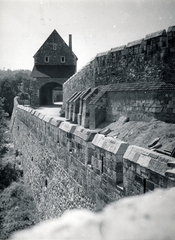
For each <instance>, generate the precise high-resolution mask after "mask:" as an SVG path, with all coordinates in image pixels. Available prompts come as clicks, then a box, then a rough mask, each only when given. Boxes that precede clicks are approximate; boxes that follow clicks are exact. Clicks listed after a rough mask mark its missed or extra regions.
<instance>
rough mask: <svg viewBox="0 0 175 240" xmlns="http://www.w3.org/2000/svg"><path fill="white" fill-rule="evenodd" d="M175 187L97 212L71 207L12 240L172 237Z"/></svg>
mask: <svg viewBox="0 0 175 240" xmlns="http://www.w3.org/2000/svg"><path fill="white" fill-rule="evenodd" d="M174 202H175V188H172V189H167V190H157V191H155V192H154V193H149V194H146V195H142V196H137V197H132V198H127V199H126V198H125V199H123V200H120V201H118V202H115V203H113V204H111V205H109V206H107V207H106V208H104V209H103V211H101V212H99V213H93V212H90V211H87V210H81V211H78V210H73V211H69V212H67V213H65V214H64V215H63V216H62V217H61V218H59V219H52V220H50V221H46V222H43V223H40V224H38V225H36V226H35V227H33V228H31V229H29V230H24V231H21V232H18V233H15V234H14V235H13V236H12V237H11V239H13V240H20V239H21V240H22V239H24V240H31V239H37V240H39V239H43V240H44V239H45V240H46V239H47V240H48V239H49V240H56V239H59V240H66V239H76V240H85V239H87V240H89V239H92V240H116V239H118V240H125V239H127V240H153V239H154V240H155V239H156V240H157V239H159V240H167V239H168V240H174V236H175V228H174V226H175V205H174Z"/></svg>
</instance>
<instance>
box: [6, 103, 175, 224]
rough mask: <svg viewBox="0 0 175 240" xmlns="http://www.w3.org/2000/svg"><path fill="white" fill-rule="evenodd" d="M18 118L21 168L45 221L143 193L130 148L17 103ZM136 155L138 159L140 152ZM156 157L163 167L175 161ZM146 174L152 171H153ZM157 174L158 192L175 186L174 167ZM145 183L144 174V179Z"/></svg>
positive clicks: (15, 128) (15, 129)
mask: <svg viewBox="0 0 175 240" xmlns="http://www.w3.org/2000/svg"><path fill="white" fill-rule="evenodd" d="M12 116H13V118H12V128H11V129H12V133H13V139H14V144H15V149H16V153H17V155H18V162H19V159H20V160H21V165H22V168H23V171H24V179H25V181H26V182H27V183H30V185H31V189H32V191H33V195H34V199H35V202H36V204H37V209H38V218H39V220H42V219H47V218H53V217H56V216H60V215H61V214H62V213H63V212H64V211H65V210H67V209H73V208H88V209H91V210H96V209H99V208H101V207H103V206H105V205H106V204H108V203H110V202H113V201H116V200H119V199H120V198H122V197H123V196H124V195H126V196H127V195H132V194H133V192H134V194H141V193H142V192H143V191H142V190H139V191H135V190H132V187H134V186H135V185H134V184H133V182H132V180H131V179H130V177H133V176H132V174H131V171H133V170H132V165H134V164H136V162H135V161H136V160H135V157H133V158H132V157H131V156H133V155H132V154H131V156H130V154H128V151H130V150H127V149H130V148H128V144H127V143H125V142H122V141H120V140H119V139H114V138H112V137H105V136H104V135H102V134H98V133H97V131H95V130H89V129H85V128H83V127H81V126H77V125H76V124H72V123H70V122H66V121H64V120H63V119H62V118H58V117H57V118H54V117H50V116H47V115H43V114H41V113H39V112H38V111H37V110H34V109H32V108H29V107H24V106H21V105H18V102H17V101H16V99H15V107H14V112H13V115H12ZM133 148H134V147H133ZM134 149H136V150H135V152H136V159H137V156H138V154H140V149H139V148H138V150H137V147H135V148H134ZM137 151H138V153H137ZM142 151H143V152H144V154H145V155H149V154H151V153H152V152H150V151H149V150H146V149H143V150H142ZM124 154H125V155H124ZM152 155H154V158H155V161H154V162H156V159H158V160H159V161H158V163H157V164H160V166H162V163H161V161H163V164H164V165H166V164H168V163H170V162H172V161H173V158H171V157H168V156H164V155H163V157H161V155H160V154H158V153H154V154H152ZM123 156H124V157H123ZM127 156H129V157H130V158H129V159H128V157H127ZM123 162H124V164H123ZM129 162H131V163H129ZM165 163H166V164H165ZM137 164H139V162H137ZM166 166H167V165H166ZM144 168H145V171H148V172H149V171H150V169H149V168H148V169H147V166H144ZM157 168H158V167H157V165H156V164H155V165H153V166H152V168H151V171H152V172H153V174H152V176H154V178H152V180H151V181H152V182H153V184H154V188H159V187H163V188H164V187H172V186H174V185H175V182H174V180H172V178H174V175H175V174H174V173H173V172H170V173H168V174H169V175H166V176H165V172H166V171H167V170H171V169H172V167H168V168H166V169H165V168H164V169H162V172H158V173H157ZM134 174H135V173H133V175H134ZM137 174H138V175H139V173H137ZM170 176H171V177H170ZM142 177H143V176H142V175H141V172H140V175H139V177H138V178H140V179H141V178H142ZM164 179H165V180H164ZM136 180H137V179H136ZM147 180H149V181H150V179H147ZM143 181H144V180H143ZM161 181H166V186H165V185H162V184H157V182H161ZM137 187H138V189H141V188H142V187H141V186H140V185H139V186H137ZM127 189H128V190H127ZM130 189H131V190H130Z"/></svg>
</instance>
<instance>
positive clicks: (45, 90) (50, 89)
mask: <svg viewBox="0 0 175 240" xmlns="http://www.w3.org/2000/svg"><path fill="white" fill-rule="evenodd" d="M54 89H56V91H55V94H54ZM56 93H57V94H56ZM54 102H62V85H61V84H59V83H56V82H50V83H46V84H45V85H43V86H42V87H41V88H40V90H39V105H40V106H41V105H52V104H54Z"/></svg>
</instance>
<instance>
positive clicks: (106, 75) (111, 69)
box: [63, 27, 175, 107]
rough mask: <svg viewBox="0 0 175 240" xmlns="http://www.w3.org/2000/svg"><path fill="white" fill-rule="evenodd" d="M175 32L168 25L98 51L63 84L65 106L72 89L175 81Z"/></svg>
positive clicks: (81, 89)
mask: <svg viewBox="0 0 175 240" xmlns="http://www.w3.org/2000/svg"><path fill="white" fill-rule="evenodd" d="M174 33H175V31H174V27H171V29H170V28H169V30H168V34H167V33H166V31H165V30H163V31H160V32H159V33H156V34H150V35H149V37H148V36H147V38H146V39H145V40H143V41H135V42H132V43H129V44H128V45H127V46H124V47H123V46H122V47H118V48H112V49H111V50H109V51H108V52H105V53H101V54H97V55H96V57H95V58H94V59H93V60H91V61H90V62H89V63H87V65H86V66H85V67H84V68H83V69H82V70H80V71H79V72H78V73H76V74H75V75H73V76H72V77H71V78H70V79H69V80H68V81H66V82H65V83H64V85H63V92H64V100H63V102H64V107H65V103H66V100H67V99H68V98H69V97H70V96H71V95H72V94H73V93H74V92H75V91H83V90H85V89H87V88H89V87H96V86H100V85H108V84H115V83H123V82H125V83H128V84H129V83H131V82H175V77H174V76H175V68H174V65H175V41H174V39H175V34H174Z"/></svg>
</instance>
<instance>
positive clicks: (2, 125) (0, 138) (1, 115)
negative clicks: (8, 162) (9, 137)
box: [0, 97, 8, 157]
mask: <svg viewBox="0 0 175 240" xmlns="http://www.w3.org/2000/svg"><path fill="white" fill-rule="evenodd" d="M3 107H4V99H3V98H1V97H0V157H1V155H2V154H3V153H4V149H5V146H4V140H5V139H4V131H5V129H6V126H7V124H6V117H7V116H8V114H7V113H6V112H5V111H4V109H3Z"/></svg>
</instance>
